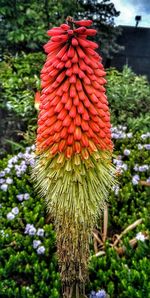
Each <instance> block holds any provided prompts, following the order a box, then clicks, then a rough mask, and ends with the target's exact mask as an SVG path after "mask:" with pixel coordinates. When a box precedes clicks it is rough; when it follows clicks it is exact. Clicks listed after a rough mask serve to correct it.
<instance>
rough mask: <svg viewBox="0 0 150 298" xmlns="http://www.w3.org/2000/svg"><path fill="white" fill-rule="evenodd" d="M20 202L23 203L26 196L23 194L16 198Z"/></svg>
mask: <svg viewBox="0 0 150 298" xmlns="http://www.w3.org/2000/svg"><path fill="white" fill-rule="evenodd" d="M16 197H17V199H18V201H19V202H22V201H23V198H24V195H23V194H19V195H17V196H16Z"/></svg>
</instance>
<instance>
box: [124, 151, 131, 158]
mask: <svg viewBox="0 0 150 298" xmlns="http://www.w3.org/2000/svg"><path fill="white" fill-rule="evenodd" d="M130 152H131V151H130V150H129V149H125V150H124V152H123V153H124V155H125V156H128V155H130Z"/></svg>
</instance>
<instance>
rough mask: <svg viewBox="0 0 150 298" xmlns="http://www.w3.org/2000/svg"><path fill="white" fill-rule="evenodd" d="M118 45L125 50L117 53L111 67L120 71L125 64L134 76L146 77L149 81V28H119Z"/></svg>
mask: <svg viewBox="0 0 150 298" xmlns="http://www.w3.org/2000/svg"><path fill="white" fill-rule="evenodd" d="M121 28H122V34H121V36H120V37H119V38H118V43H119V44H120V45H121V46H124V47H125V49H124V50H122V51H120V52H119V53H117V54H116V55H115V56H114V58H113V59H112V61H111V66H114V67H116V68H117V69H119V70H122V68H123V65H125V64H127V65H128V66H129V67H131V68H132V70H133V71H134V72H135V73H136V74H142V75H147V77H148V79H149V80H150V28H140V27H137V28H136V27H129V26H121Z"/></svg>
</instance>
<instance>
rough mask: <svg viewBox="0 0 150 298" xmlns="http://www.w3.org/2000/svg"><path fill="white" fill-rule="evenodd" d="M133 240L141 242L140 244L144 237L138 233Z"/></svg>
mask: <svg viewBox="0 0 150 298" xmlns="http://www.w3.org/2000/svg"><path fill="white" fill-rule="evenodd" d="M135 238H136V239H137V240H139V241H142V242H144V241H145V236H144V235H143V234H142V233H141V232H139V233H138V234H137V235H136V237H135Z"/></svg>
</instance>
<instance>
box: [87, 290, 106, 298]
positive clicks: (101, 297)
mask: <svg viewBox="0 0 150 298" xmlns="http://www.w3.org/2000/svg"><path fill="white" fill-rule="evenodd" d="M90 298H106V292H105V290H99V291H98V292H97V293H96V292H94V291H92V292H91V294H90Z"/></svg>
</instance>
